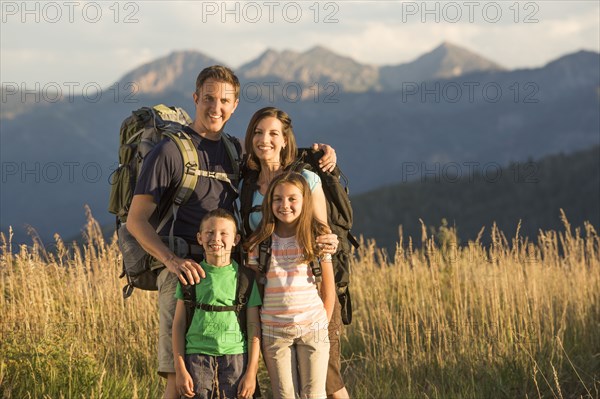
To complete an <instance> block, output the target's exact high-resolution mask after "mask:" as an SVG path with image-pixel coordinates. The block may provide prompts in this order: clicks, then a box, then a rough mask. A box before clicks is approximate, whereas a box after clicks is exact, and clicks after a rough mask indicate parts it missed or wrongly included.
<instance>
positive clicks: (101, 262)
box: [0, 215, 600, 399]
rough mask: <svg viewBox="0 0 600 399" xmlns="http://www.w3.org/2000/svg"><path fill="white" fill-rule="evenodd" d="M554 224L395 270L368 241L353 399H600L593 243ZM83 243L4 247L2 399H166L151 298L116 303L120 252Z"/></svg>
mask: <svg viewBox="0 0 600 399" xmlns="http://www.w3.org/2000/svg"><path fill="white" fill-rule="evenodd" d="M562 217H563V223H564V225H565V229H564V231H562V232H554V231H549V232H540V234H539V237H538V240H537V244H534V243H531V242H529V241H528V240H527V239H526V238H523V237H520V236H519V234H518V232H517V233H516V235H515V237H513V238H510V239H509V238H507V237H506V236H505V235H504V234H503V233H502V232H500V231H498V230H497V229H496V228H493V229H492V231H491V235H492V244H491V245H490V246H489V247H487V248H486V247H484V246H482V245H481V244H480V243H479V240H477V241H475V242H469V243H466V244H464V245H460V244H459V241H458V237H456V234H455V231H454V230H453V229H451V228H448V227H447V226H442V227H441V228H440V229H438V231H436V232H435V234H428V232H427V231H426V230H425V229H423V236H422V237H421V240H422V244H423V245H421V248H419V249H416V248H415V246H414V245H413V243H412V241H409V242H408V243H403V242H400V243H399V244H398V246H397V251H396V253H395V254H394V256H393V259H392V258H391V257H388V256H387V255H386V254H385V253H384V252H382V251H380V250H378V249H377V248H376V246H375V243H373V242H369V243H363V246H362V248H361V249H360V250H359V251H358V253H357V254H356V257H355V260H354V261H353V264H352V269H353V270H352V271H353V274H352V279H353V281H352V286H351V287H352V294H353V303H354V307H355V314H354V321H353V324H352V325H350V326H348V327H347V328H346V329H345V332H344V335H343V341H342V350H343V364H344V374H345V379H346V382H347V385H348V389H349V391H350V393H351V394H352V396H353V397H356V398H399V397H401V398H404V397H423V398H448V397H452V398H455V397H465V398H502V397H504V398H525V397H529V398H538V397H542V398H574V397H578V398H579V397H584V398H596V397H599V396H600V239H599V237H598V235H597V234H596V232H595V230H594V228H593V227H592V226H591V225H590V224H585V225H584V226H583V229H582V230H581V229H575V230H573V229H572V228H571V226H569V224H568V222H567V219H566V217H564V215H563V216H562ZM85 237H86V240H87V242H86V244H85V245H83V246H82V247H80V248H78V247H74V246H67V245H65V244H64V243H63V242H62V241H61V239H60V237H56V238H55V241H56V245H55V248H54V250H53V251H47V250H45V249H44V248H42V246H41V245H39V244H36V243H34V245H33V246H31V247H25V246H21V247H20V248H12V247H11V245H12V244H11V241H10V236H9V237H5V236H4V235H3V236H2V248H1V253H0V289H1V290H2V295H1V296H0V320H2V324H1V327H0V332H1V336H0V338H1V339H0V396H1V397H2V398H19V399H21V398H111V399H112V398H159V397H160V394H161V391H162V383H163V382H162V381H161V379H160V378H159V377H158V376H157V374H156V360H155V359H156V349H155V347H156V341H157V332H158V315H157V310H156V293H154V292H144V291H139V290H136V292H135V293H134V295H132V296H131V297H130V298H129V299H127V300H123V298H122V295H121V287H122V286H123V285H124V282H123V280H119V278H118V276H119V274H120V259H119V252H118V249H117V246H116V243H115V242H114V241H111V242H105V241H104V239H103V238H102V234H101V232H100V229H99V226H98V225H97V223H96V222H95V221H94V220H93V218H92V217H91V215H90V216H89V222H88V224H87V227H86V231H85ZM261 380H262V382H263V386H265V385H266V379H265V376H264V373H263V374H262V375H261Z"/></svg>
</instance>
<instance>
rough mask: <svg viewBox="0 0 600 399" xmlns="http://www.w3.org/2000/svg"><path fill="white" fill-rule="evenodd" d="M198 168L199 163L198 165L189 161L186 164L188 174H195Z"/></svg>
mask: <svg viewBox="0 0 600 399" xmlns="http://www.w3.org/2000/svg"><path fill="white" fill-rule="evenodd" d="M197 168H198V165H196V164H195V163H191V162H188V163H186V164H185V173H186V174H188V175H194V174H195V173H194V172H195V171H196V169H197Z"/></svg>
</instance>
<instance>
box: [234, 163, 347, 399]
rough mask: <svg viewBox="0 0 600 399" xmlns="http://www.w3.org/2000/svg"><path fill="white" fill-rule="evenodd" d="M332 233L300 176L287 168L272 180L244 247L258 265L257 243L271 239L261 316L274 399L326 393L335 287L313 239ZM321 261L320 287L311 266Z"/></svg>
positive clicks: (328, 257) (326, 260) (326, 257)
mask: <svg viewBox="0 0 600 399" xmlns="http://www.w3.org/2000/svg"><path fill="white" fill-rule="evenodd" d="M329 232H330V230H329V228H328V227H327V225H325V224H324V223H322V222H320V221H319V220H318V219H317V218H315V216H314V214H313V198H312V195H311V191H310V188H309V186H308V184H307V182H306V179H305V178H304V177H303V176H302V175H300V174H298V173H295V172H289V173H284V174H280V175H278V176H277V177H275V178H274V179H273V181H272V182H271V184H270V185H269V186H268V188H267V191H266V194H265V201H264V202H263V205H262V220H261V222H260V225H259V226H258V228H257V230H256V231H255V233H254V234H253V235H252V236H251V237H250V238H249V240H248V242H247V244H246V247H247V249H248V251H249V254H250V255H249V262H248V263H249V266H251V267H256V266H257V265H258V259H257V258H258V245H259V244H260V243H262V242H263V241H265V240H267V239H269V238H271V241H272V244H271V259H270V265H269V270H268V272H267V274H266V277H267V278H266V284H265V289H264V298H263V306H262V309H261V312H260V316H261V328H262V337H263V341H262V349H263V357H264V359H265V363H266V365H267V370H268V372H269V376H270V379H271V386H272V390H273V396H274V397H275V398H285V399H288V398H295V397H297V396H300V397H302V398H325V397H326V394H325V380H326V376H327V363H328V359H329V340H328V338H327V324H328V322H329V320H330V318H331V314H332V312H333V306H334V301H335V287H334V276H333V267H332V265H331V255H329V254H321V253H319V251H318V249H317V245H316V241H315V239H316V237H317V236H318V235H322V234H325V233H329ZM318 258H319V259H318ZM317 261H320V263H321V269H322V282H321V284H320V287H317V283H316V280H315V276H314V275H313V273H312V271H311V267H310V266H309V264H310V263H311V262H317ZM319 293H320V296H319Z"/></svg>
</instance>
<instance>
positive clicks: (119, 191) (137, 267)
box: [108, 104, 240, 298]
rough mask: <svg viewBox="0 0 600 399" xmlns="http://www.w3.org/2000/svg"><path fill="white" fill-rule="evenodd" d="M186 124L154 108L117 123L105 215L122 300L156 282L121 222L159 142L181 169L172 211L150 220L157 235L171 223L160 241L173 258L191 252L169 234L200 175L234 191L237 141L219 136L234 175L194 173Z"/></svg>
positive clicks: (177, 112) (169, 110)
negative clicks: (167, 142) (173, 150)
mask: <svg viewBox="0 0 600 399" xmlns="http://www.w3.org/2000/svg"><path fill="white" fill-rule="evenodd" d="M191 123H192V120H191V118H190V117H189V116H188V114H187V113H186V112H185V111H184V110H183V109H181V108H178V107H167V106H165V105H163V104H159V105H155V106H153V107H151V108H150V107H143V108H140V109H138V110H135V111H133V112H132V115H131V116H129V117H128V118H126V119H125V120H124V121H123V123H122V124H121V129H120V142H119V167H118V168H117V169H116V170H115V171H114V172H113V174H112V175H111V179H110V184H111V185H112V188H111V192H110V199H109V206H108V210H109V212H111V213H113V214H115V215H116V228H117V236H118V244H119V248H120V250H121V254H122V257H123V272H122V273H121V276H120V277H127V285H126V286H125V287H123V296H124V297H125V298H127V297H129V296H130V295H131V293H132V292H133V289H134V287H135V288H140V289H143V290H154V291H155V290H157V289H158V287H157V285H156V279H157V277H158V271H159V269H160V266H162V265H160V264H159V263H158V262H157V261H156V260H155V259H154V258H152V257H151V256H150V255H149V254H148V253H147V252H146V251H145V250H144V249H143V248H142V247H141V246H140V245H139V244H138V242H137V241H136V240H135V238H134V237H133V236H132V235H131V234H130V233H129V231H128V230H127V228H126V223H127V215H128V214H129V207H130V206H131V201H132V199H133V193H134V192H135V186H136V183H137V179H138V177H139V174H140V171H141V170H142V165H143V162H144V159H145V157H146V155H148V153H149V152H150V151H151V150H152V149H153V148H154V147H155V146H156V145H157V144H158V143H159V142H160V141H162V140H163V139H164V138H165V137H168V138H169V139H171V140H173V142H174V143H175V144H176V145H177V148H178V149H179V150H180V152H181V157H182V160H183V164H184V165H185V166H186V167H185V168H184V174H183V176H182V180H181V185H180V186H179V187H178V188H177V190H176V192H175V195H174V197H173V198H172V200H171V201H169V202H168V203H170V204H171V206H169V207H168V208H167V209H157V211H156V212H155V215H153V218H152V220H151V223H152V224H153V226H155V227H156V231H157V232H159V231H161V230H162V229H163V227H164V226H165V225H166V224H167V222H168V221H169V220H172V222H171V230H170V233H169V236H167V237H161V238H162V239H163V241H164V242H165V244H167V245H168V246H169V248H170V249H171V250H172V251H173V252H174V253H175V254H177V255H178V256H182V257H184V256H187V255H188V254H189V253H190V251H189V250H190V248H189V246H188V244H187V243H186V242H185V240H183V239H180V238H178V237H175V236H174V235H173V227H174V225H175V220H176V219H177V211H178V209H179V207H180V206H181V205H183V204H185V203H186V202H187V200H188V199H189V198H190V196H191V195H192V193H193V192H194V189H195V187H196V183H197V182H198V178H199V177H200V176H204V177H209V178H214V179H218V180H221V181H225V182H227V183H229V184H231V185H232V186H233V187H234V188H235V187H237V184H238V180H239V165H240V156H239V154H240V150H239V149H238V147H239V142H238V143H235V142H236V141H237V139H235V138H233V137H231V136H229V135H227V134H225V133H224V134H223V135H222V136H221V137H222V140H223V143H224V144H225V148H226V150H227V154H228V155H229V157H230V159H231V164H232V165H233V168H234V173H233V174H231V175H227V174H225V173H215V172H208V171H204V170H199V169H198V165H200V162H199V160H198V153H197V152H196V149H195V148H194V144H193V142H192V139H191V138H190V136H189V135H188V134H187V133H185V132H184V131H183V126H186V125H189V124H191ZM236 144H237V145H236Z"/></svg>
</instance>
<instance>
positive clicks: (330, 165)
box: [312, 143, 337, 172]
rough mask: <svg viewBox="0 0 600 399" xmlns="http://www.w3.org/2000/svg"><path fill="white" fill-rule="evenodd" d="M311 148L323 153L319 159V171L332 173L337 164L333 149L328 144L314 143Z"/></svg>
mask: <svg viewBox="0 0 600 399" xmlns="http://www.w3.org/2000/svg"><path fill="white" fill-rule="evenodd" d="M312 148H313V150H315V151H319V150H321V151H323V156H322V157H321V159H319V166H320V167H321V170H323V172H333V170H334V169H335V164H336V162H337V155H335V150H334V149H333V147H332V146H330V145H328V144H322V143H314V144H313V145H312Z"/></svg>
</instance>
